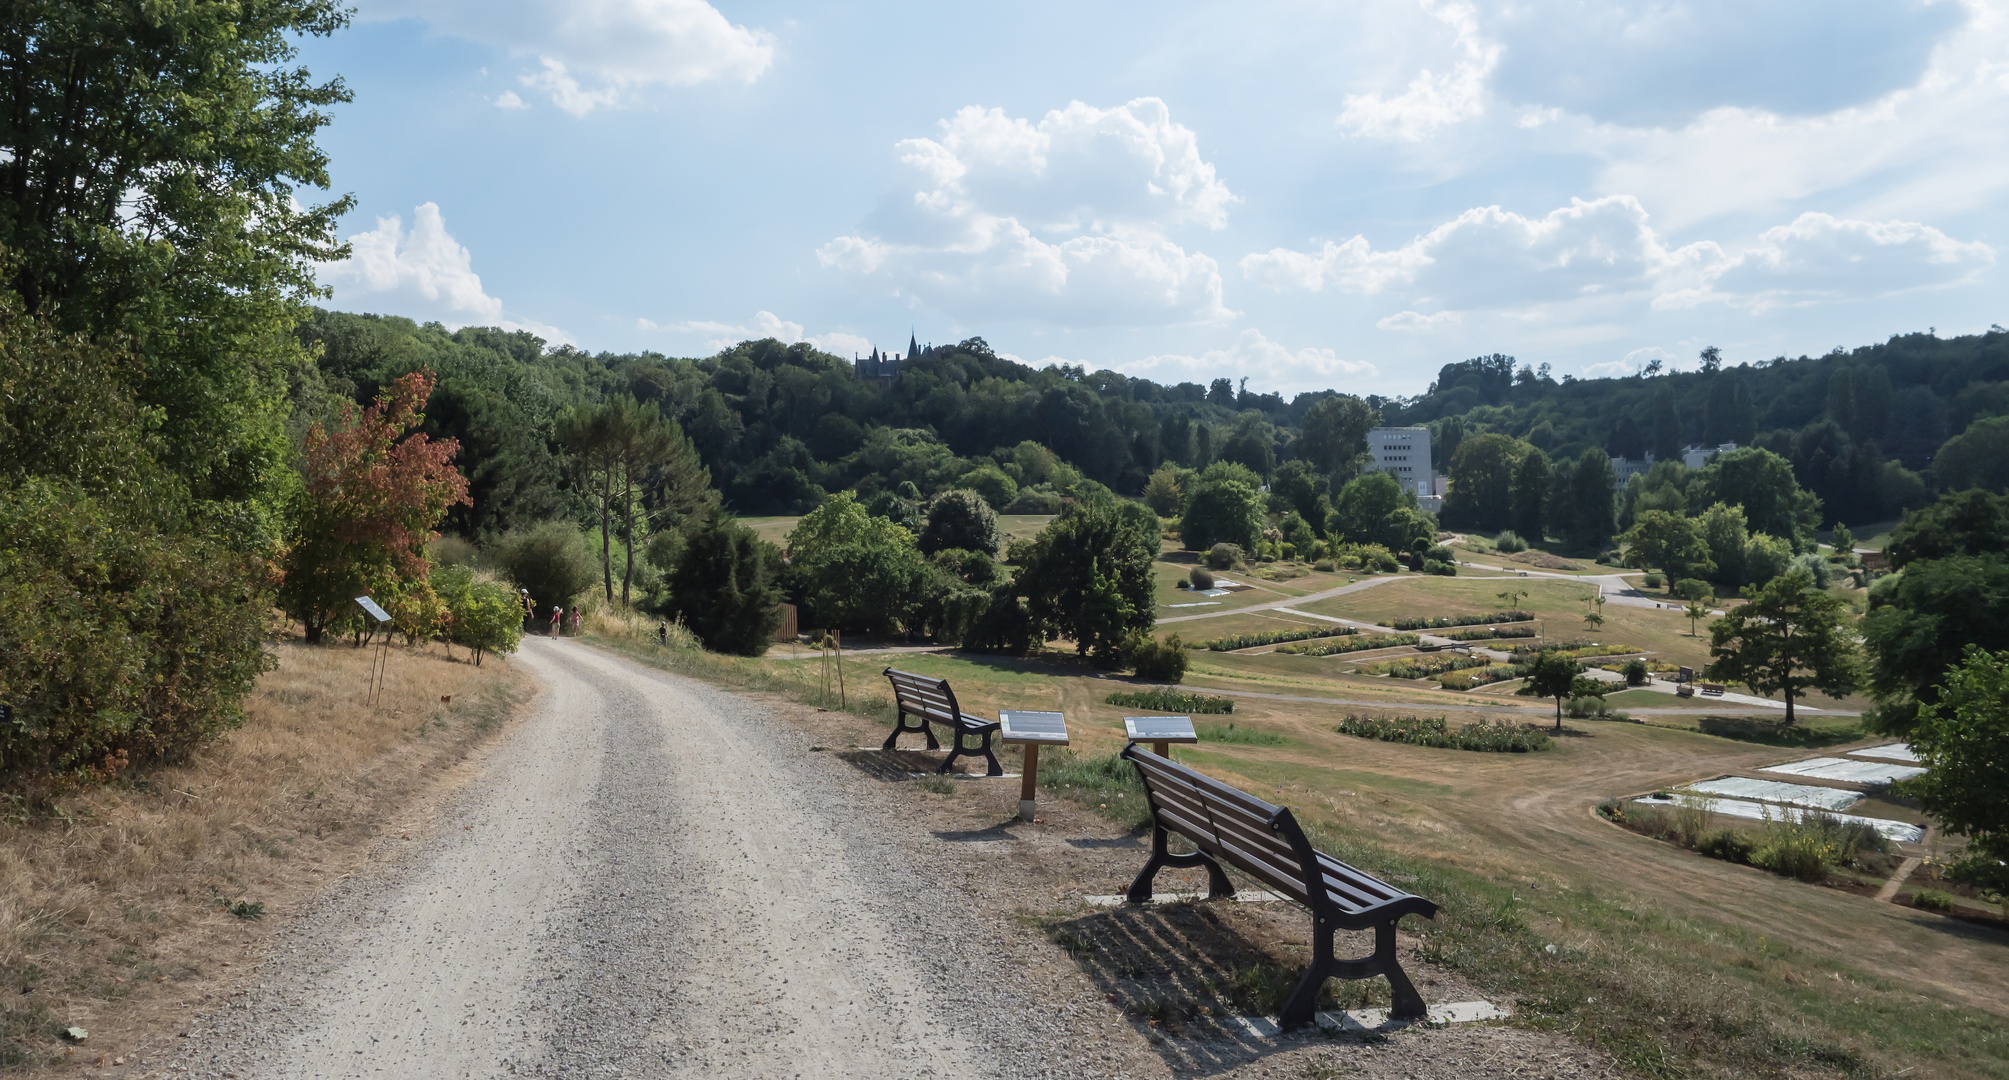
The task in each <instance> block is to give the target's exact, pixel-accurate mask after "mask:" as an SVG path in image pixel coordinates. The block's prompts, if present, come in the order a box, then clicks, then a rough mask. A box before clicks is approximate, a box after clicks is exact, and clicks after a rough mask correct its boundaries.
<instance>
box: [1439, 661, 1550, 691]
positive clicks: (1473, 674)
mask: <svg viewBox="0 0 2009 1080" xmlns="http://www.w3.org/2000/svg"><path fill="white" fill-rule="evenodd" d="M1527 675H1528V669H1527V666H1526V665H1524V664H1492V665H1489V666H1488V667H1486V668H1485V669H1483V670H1480V671H1473V670H1471V669H1469V668H1468V669H1465V670H1462V671H1447V672H1445V673H1444V674H1443V675H1441V676H1439V677H1438V679H1437V685H1438V686H1440V687H1442V688H1444V689H1446V690H1476V689H1478V688H1479V687H1481V686H1489V685H1491V684H1493V683H1496V682H1506V681H1507V680H1508V679H1524V678H1527Z"/></svg>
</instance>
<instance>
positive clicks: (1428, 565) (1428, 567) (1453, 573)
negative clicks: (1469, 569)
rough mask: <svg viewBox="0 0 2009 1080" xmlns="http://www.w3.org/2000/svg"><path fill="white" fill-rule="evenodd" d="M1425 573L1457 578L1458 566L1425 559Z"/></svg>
mask: <svg viewBox="0 0 2009 1080" xmlns="http://www.w3.org/2000/svg"><path fill="white" fill-rule="evenodd" d="M1423 572H1424V573H1426V574H1435V575H1437V576H1438V577H1457V576H1458V564H1457V563H1452V562H1439V561H1437V560H1436V559H1425V560H1423Z"/></svg>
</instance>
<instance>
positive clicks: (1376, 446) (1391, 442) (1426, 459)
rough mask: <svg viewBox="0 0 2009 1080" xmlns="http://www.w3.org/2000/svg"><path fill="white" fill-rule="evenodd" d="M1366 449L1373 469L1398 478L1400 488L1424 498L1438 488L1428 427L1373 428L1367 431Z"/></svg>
mask: <svg viewBox="0 0 2009 1080" xmlns="http://www.w3.org/2000/svg"><path fill="white" fill-rule="evenodd" d="M1367 452H1368V453H1370V454H1373V455H1374V470H1375V471H1376V472H1385V473H1387V474H1388V475H1390V476H1393V477H1394V478H1395V479H1396V480H1398V481H1400V482H1401V484H1402V488H1403V490H1405V491H1407V492H1409V493H1411V494H1413V495H1415V496H1416V497H1417V498H1418V499H1426V498H1430V497H1432V496H1435V495H1439V494H1442V493H1441V492H1439V491H1437V486H1436V483H1435V481H1434V480H1433V476H1434V475H1435V474H1434V472H1433V470H1432V469H1431V467H1430V429H1429V428H1426V427H1385V428H1375V429H1374V430H1372V431H1370V432H1368V433H1367Z"/></svg>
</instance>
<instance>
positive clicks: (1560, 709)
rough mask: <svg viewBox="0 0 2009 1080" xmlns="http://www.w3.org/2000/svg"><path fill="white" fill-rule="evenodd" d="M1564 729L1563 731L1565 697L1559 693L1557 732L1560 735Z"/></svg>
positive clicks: (1557, 700)
mask: <svg viewBox="0 0 2009 1080" xmlns="http://www.w3.org/2000/svg"><path fill="white" fill-rule="evenodd" d="M1562 731H1563V699H1562V696H1561V695H1560V694H1558V695H1557V696H1556V734H1558V735H1560V734H1562Z"/></svg>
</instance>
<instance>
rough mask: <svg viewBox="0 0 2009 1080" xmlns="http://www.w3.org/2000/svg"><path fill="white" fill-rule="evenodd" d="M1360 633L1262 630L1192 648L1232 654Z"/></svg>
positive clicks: (1349, 630) (1321, 629)
mask: <svg viewBox="0 0 2009 1080" xmlns="http://www.w3.org/2000/svg"><path fill="white" fill-rule="evenodd" d="M1358 633H1360V631H1359V630H1358V629H1355V628H1354V627H1351V626H1307V627H1304V628H1303V629H1300V630H1264V631H1262V632H1260V633H1255V634H1235V635H1233V636H1231V637H1224V638H1215V639H1213V640H1212V641H1208V642H1204V643H1201V644H1196V645H1194V646H1193V648H1196V649H1206V650H1208V651H1210V652H1234V651H1235V650H1236V649H1253V648H1255V647H1256V646H1258V645H1275V644H1277V643H1278V642H1280V641H1310V640H1312V639H1314V638H1330V637H1351V636H1352V635H1354V634H1358Z"/></svg>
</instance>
